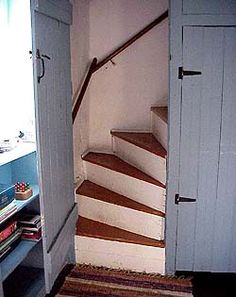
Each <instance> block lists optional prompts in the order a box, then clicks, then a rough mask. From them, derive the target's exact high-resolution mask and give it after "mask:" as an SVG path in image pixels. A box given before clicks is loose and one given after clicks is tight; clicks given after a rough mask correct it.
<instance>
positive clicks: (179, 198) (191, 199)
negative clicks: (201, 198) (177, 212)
mask: <svg viewBox="0 0 236 297" xmlns="http://www.w3.org/2000/svg"><path fill="white" fill-rule="evenodd" d="M179 202H196V199H193V198H187V197H181V196H179V194H175V204H179Z"/></svg>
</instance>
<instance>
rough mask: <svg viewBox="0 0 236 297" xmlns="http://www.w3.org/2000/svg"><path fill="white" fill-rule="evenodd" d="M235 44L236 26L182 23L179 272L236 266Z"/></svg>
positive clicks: (178, 209)
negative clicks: (224, 26)
mask: <svg viewBox="0 0 236 297" xmlns="http://www.w3.org/2000/svg"><path fill="white" fill-rule="evenodd" d="M235 49H236V28H223V27H194V26H189V27H184V28H183V70H184V71H194V72H182V74H183V77H182V99H181V121H180V154H179V193H178V194H179V196H180V202H179V204H178V205H177V212H178V215H177V243H176V249H177V250H176V270H180V271H183V270H184V271H212V272H213V271H216V272H236V233H235V225H236V183H235V177H236V140H235V139H236V132H235V131H236V100H235V94H236V50H235ZM195 71H197V72H195ZM198 72H201V74H200V73H198ZM180 74H181V73H180ZM181 197H182V198H181ZM186 198H190V199H187V200H186ZM191 199H193V200H191ZM181 200H182V201H181Z"/></svg>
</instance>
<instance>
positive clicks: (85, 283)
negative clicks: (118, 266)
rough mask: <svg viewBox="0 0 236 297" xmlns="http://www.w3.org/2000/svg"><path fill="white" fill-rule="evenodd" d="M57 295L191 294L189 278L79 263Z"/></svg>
mask: <svg viewBox="0 0 236 297" xmlns="http://www.w3.org/2000/svg"><path fill="white" fill-rule="evenodd" d="M56 296H57V297H69V296H78V297H79V296H85V297H120V296H127V297H140V296H142V297H146V296H155V297H192V296H193V295H192V282H191V279H189V278H185V279H184V278H176V277H166V276H165V277H163V276H160V275H157V274H146V273H135V272H129V271H123V270H114V269H107V268H104V267H94V266H90V265H77V266H75V267H74V268H73V269H72V271H71V272H70V274H69V275H68V276H67V277H66V280H65V282H64V284H63V286H62V287H61V289H60V291H59V293H58V294H57V295H56Z"/></svg>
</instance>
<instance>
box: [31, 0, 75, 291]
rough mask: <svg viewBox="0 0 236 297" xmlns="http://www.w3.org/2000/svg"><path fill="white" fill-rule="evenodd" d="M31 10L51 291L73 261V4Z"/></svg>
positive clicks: (37, 4) (42, 4)
mask: <svg viewBox="0 0 236 297" xmlns="http://www.w3.org/2000/svg"><path fill="white" fill-rule="evenodd" d="M31 12H32V29H33V59H34V78H35V97H36V127H37V148H38V159H39V186H40V204H41V209H42V219H43V222H44V229H43V245H44V262H45V278H46V289H47V292H49V291H50V289H51V287H52V285H53V283H54V281H55V279H56V277H57V276H58V274H59V272H60V271H61V269H62V267H63V266H64V265H65V263H67V262H68V261H69V262H73V260H74V258H73V257H74V238H73V237H74V230H75V222H76V207H75V205H74V194H73V159H72V116H71V110H72V106H71V103H72V102H71V74H70V71H71V70H70V23H71V5H70V3H69V1H65V0H59V1H54V0H48V1H45V0H38V1H36V0H35V1H34V0H33V1H31Z"/></svg>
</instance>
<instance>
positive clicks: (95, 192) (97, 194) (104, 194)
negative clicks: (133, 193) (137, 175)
mask: <svg viewBox="0 0 236 297" xmlns="http://www.w3.org/2000/svg"><path fill="white" fill-rule="evenodd" d="M76 194H79V195H83V196H86V197H89V198H94V199H97V200H101V201H104V202H107V203H112V204H115V205H119V206H124V207H127V208H131V209H134V210H138V211H142V212H146V213H149V214H153V215H158V216H161V217H165V214H164V213H163V212H162V211H159V210H156V209H153V208H151V207H149V206H146V205H144V204H142V203H139V202H136V201H134V200H132V199H130V198H128V197H126V196H123V195H120V194H118V193H116V192H113V191H111V190H108V189H106V188H104V187H102V186H99V185H97V184H95V183H92V182H91V181H89V180H85V181H84V182H83V183H82V185H81V186H80V187H79V188H78V189H77V190H76Z"/></svg>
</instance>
